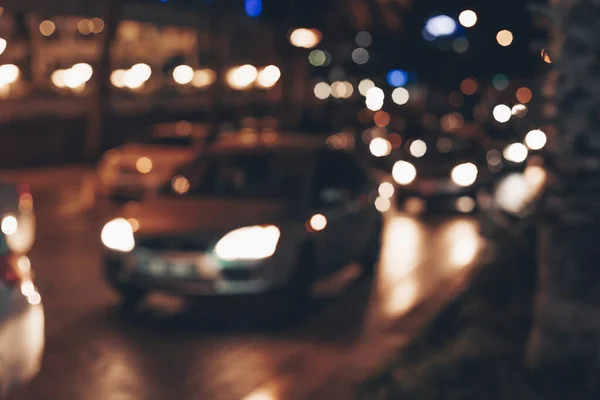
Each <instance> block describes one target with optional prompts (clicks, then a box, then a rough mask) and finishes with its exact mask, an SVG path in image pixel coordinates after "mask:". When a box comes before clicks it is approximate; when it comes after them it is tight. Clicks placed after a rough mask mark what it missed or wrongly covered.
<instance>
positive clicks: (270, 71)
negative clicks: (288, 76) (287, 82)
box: [256, 65, 281, 88]
mask: <svg viewBox="0 0 600 400" xmlns="http://www.w3.org/2000/svg"><path fill="white" fill-rule="evenodd" d="M279 78H281V70H280V69H279V68H278V67H276V66H275V65H269V66H267V67H264V68H263V69H261V70H260V72H259V73H258V78H257V80H256V83H257V84H258V86H260V87H263V88H270V87H273V86H275V84H276V83H277V82H278V81H279Z"/></svg>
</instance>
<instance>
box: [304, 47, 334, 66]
mask: <svg viewBox="0 0 600 400" xmlns="http://www.w3.org/2000/svg"><path fill="white" fill-rule="evenodd" d="M329 58H330V57H329V56H328V54H327V52H325V51H323V50H313V51H311V52H310V54H309V55H308V61H309V62H310V63H311V65H313V66H315V67H323V66H326V65H327V64H329Z"/></svg>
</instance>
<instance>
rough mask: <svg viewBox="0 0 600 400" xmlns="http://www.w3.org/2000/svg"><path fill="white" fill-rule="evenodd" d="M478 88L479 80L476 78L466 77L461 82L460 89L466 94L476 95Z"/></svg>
mask: <svg viewBox="0 0 600 400" xmlns="http://www.w3.org/2000/svg"><path fill="white" fill-rule="evenodd" d="M477 89H478V85H477V81H476V80H475V79H474V78H466V79H464V80H463V81H462V82H461V83H460V91H461V92H462V93H463V94H464V95H466V96H472V95H474V94H475V92H477Z"/></svg>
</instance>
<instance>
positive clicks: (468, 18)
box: [458, 10, 477, 28]
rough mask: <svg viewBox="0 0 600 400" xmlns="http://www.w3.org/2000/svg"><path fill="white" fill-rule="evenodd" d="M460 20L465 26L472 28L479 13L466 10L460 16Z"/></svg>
mask: <svg viewBox="0 0 600 400" xmlns="http://www.w3.org/2000/svg"><path fill="white" fill-rule="evenodd" d="M458 22H460V24H461V25H462V26H464V27H465V28H472V27H474V26H475V24H476V23H477V14H476V13H475V11H473V10H464V11H463V12H461V13H460V15H459V16H458Z"/></svg>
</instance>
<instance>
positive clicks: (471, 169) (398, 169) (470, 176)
mask: <svg viewBox="0 0 600 400" xmlns="http://www.w3.org/2000/svg"><path fill="white" fill-rule="evenodd" d="M478 173H479V170H478V169H477V166H476V165H475V164H473V163H464V164H459V165H457V166H456V167H454V168H453V169H452V172H451V173H450V179H452V181H453V182H454V183H456V184H457V185H458V186H462V187H467V186H471V185H472V184H473V183H475V181H476V180H477V175H478ZM392 177H393V178H394V180H395V181H396V182H397V183H398V184H399V185H409V184H411V183H412V182H413V181H414V180H415V178H416V177H417V169H416V168H415V166H414V165H412V164H411V163H409V162H408V161H398V162H396V164H394V168H393V169H392Z"/></svg>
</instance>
